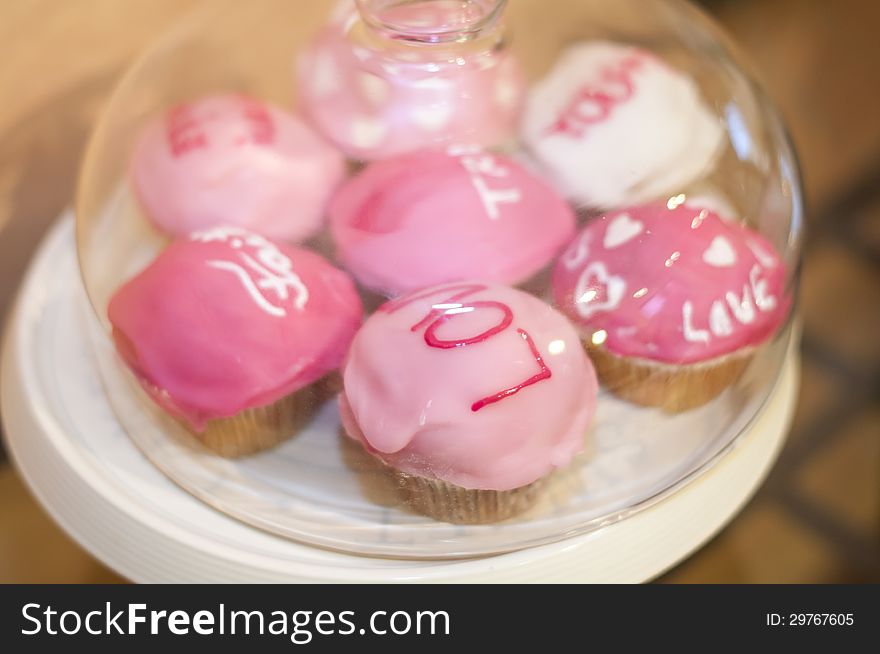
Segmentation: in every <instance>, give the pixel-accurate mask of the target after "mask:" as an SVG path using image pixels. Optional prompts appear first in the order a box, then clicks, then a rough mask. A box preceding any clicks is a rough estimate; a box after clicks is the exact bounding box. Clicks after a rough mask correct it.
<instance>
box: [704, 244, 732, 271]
mask: <svg viewBox="0 0 880 654" xmlns="http://www.w3.org/2000/svg"><path fill="white" fill-rule="evenodd" d="M703 261H705V262H706V263H708V264H709V265H710V266H715V267H716V268H729V267H730V266H732V265H733V264H735V263H736V252H735V251H734V249H733V246H732V245H731V244H730V241H728V240H727V239H726V238H724V237H723V236H716V237H715V238H714V239H712V243H711V244H710V245H709V248H708V249H707V250H706V251H705V252H703Z"/></svg>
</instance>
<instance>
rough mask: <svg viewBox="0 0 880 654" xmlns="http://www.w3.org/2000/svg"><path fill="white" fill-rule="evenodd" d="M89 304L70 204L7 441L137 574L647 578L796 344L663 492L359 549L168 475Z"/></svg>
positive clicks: (18, 321) (37, 485)
mask: <svg viewBox="0 0 880 654" xmlns="http://www.w3.org/2000/svg"><path fill="white" fill-rule="evenodd" d="M86 307H87V303H86V301H85V299H84V291H83V288H82V283H81V281H80V277H79V272H78V268H77V262H76V249H75V244H74V229H73V219H72V216H65V217H63V218H62V219H61V220H60V221H59V223H58V224H57V226H56V227H55V228H54V229H53V230H52V232H51V233H50V234H49V235H48V236H47V237H46V240H45V241H44V243H43V245H42V247H41V248H40V250H39V251H38V253H37V255H36V256H35V258H34V261H33V263H32V264H31V268H30V270H29V273H28V275H27V277H26V279H25V281H24V284H23V286H22V289H21V291H20V295H19V299H18V302H17V305H16V308H15V311H14V313H13V315H12V316H11V319H10V323H9V324H8V326H7V331H6V336H5V342H4V350H3V361H2V382H0V392H2V416H3V422H4V427H5V430H6V438H7V445H8V448H9V450H10V451H11V453H12V456H13V458H14V460H15V462H16V463H17V465H18V467H19V470H20V471H21V473H22V475H23V476H24V478H25V479H26V480H27V482H28V484H29V485H30V487H31V489H32V490H33V492H34V494H35V495H36V496H37V497H38V498H39V499H40V501H41V502H42V503H43V505H44V506H45V508H46V510H47V511H49V512H50V513H51V514H52V515H53V517H54V518H55V519H56V520H57V521H58V522H59V523H60V524H61V525H62V526H63V527H64V529H65V530H66V531H67V532H69V533H70V534H71V535H72V536H73V537H74V538H75V539H76V540H77V541H78V542H79V543H80V544H82V545H83V546H84V547H85V548H86V549H88V550H89V551H90V552H92V553H93V554H94V555H95V556H96V557H98V558H99V559H101V560H102V561H104V562H105V563H106V564H107V565H109V566H110V567H111V568H113V569H115V570H116V571H117V572H119V573H120V574H122V575H124V576H125V577H127V578H129V579H131V580H133V581H139V582H198V581H215V582H235V581H284V582H371V581H401V582H403V581H406V582H417V581H458V582H478V581H484V582H489V581H496V582H529V581H534V582H554V581H565V582H637V581H645V580H648V579H651V578H652V577H654V576H656V575H658V574H660V573H661V572H663V571H664V570H666V569H668V568H669V567H670V566H672V565H673V564H675V563H676V562H678V561H680V560H681V559H683V558H684V557H686V556H687V555H688V554H689V553H691V552H692V551H693V550H695V549H696V548H698V547H699V546H700V545H701V544H702V543H704V542H705V541H706V540H707V539H709V538H710V537H711V536H712V535H713V534H715V533H716V532H717V531H718V530H719V529H720V528H721V527H722V526H724V524H726V523H727V522H728V521H729V520H730V519H731V518H732V517H733V516H734V515H735V514H736V513H737V511H738V510H739V509H740V508H741V507H742V505H743V504H744V503H745V502H746V501H747V500H748V499H749V497H750V496H751V495H752V493H753V492H754V490H755V489H756V488H757V487H758V485H759V484H760V483H761V481H762V480H763V478H764V476H765V475H766V474H767V472H768V470H769V468H770V467H771V465H772V463H773V461H774V460H775V458H776V455H777V454H778V452H779V449H780V447H781V445H782V443H783V441H784V438H785V434H786V432H787V430H788V425H789V422H790V419H791V415H792V412H793V409H794V401H795V396H796V390H797V379H798V371H797V355H796V350H794V349H792V351H791V352H790V353H789V355H788V359H787V361H786V364H785V367H784V371H783V373H782V375H781V376H780V378H779V380H778V381H777V383H776V386H775V388H774V390H773V392H772V394H771V396H770V398H769V400H768V401H767V402H766V403H765V404H764V405H763V407H762V408H761V410H760V412H759V414H758V415H757V416H756V418H755V419H754V420H752V421H751V422H750V423H749V426H748V427H747V428H746V429H745V430H744V431H743V433H742V434H741V435H740V436H739V437H738V438H737V439H736V441H735V442H734V443H733V444H732V445H731V446H730V447H728V448H727V449H726V450H725V451H724V453H723V454H722V455H721V456H718V457H716V458H715V459H714V461H713V462H712V463H711V464H710V465H707V466H705V467H704V468H703V469H702V470H701V471H700V473H699V474H695V475H692V476H691V478H689V479H688V480H687V482H686V483H682V484H679V485H678V487H677V489H676V490H675V491H674V492H671V493H668V494H666V495H664V496H663V498H662V499H660V500H659V501H656V502H653V503H651V504H650V506H646V507H642V508H640V510H638V511H632V512H626V513H625V514H624V513H621V514H620V515H618V516H616V517H615V519H614V520H609V521H608V522H607V524H604V525H602V526H600V528H598V529H593V530H591V531H590V532H589V533H583V534H581V535H577V536H572V537H569V538H564V539H562V540H558V541H556V542H553V543H549V544H545V545H539V546H535V547H527V548H523V549H519V550H516V551H509V552H505V553H502V554H495V555H482V556H479V557H474V558H467V557H459V558H456V559H432V558H425V557H421V558H394V557H393V556H384V557H377V556H366V555H356V554H352V553H342V552H339V551H333V550H330V549H323V548H321V547H319V546H315V545H307V544H304V543H303V542H297V541H296V540H294V539H291V538H285V537H282V536H279V535H273V534H272V533H269V532H267V531H263V530H261V529H258V528H256V527H252V526H249V525H248V524H246V523H245V522H242V521H240V520H238V519H235V518H233V517H231V515H229V513H228V512H225V511H222V510H218V509H215V508H212V507H211V506H209V505H208V504H206V503H203V502H202V501H200V500H198V499H196V498H195V497H194V496H193V495H191V494H190V493H187V492H186V491H184V490H183V489H182V488H181V487H180V486H179V485H178V484H176V483H175V482H173V481H171V480H170V479H169V478H167V477H166V476H164V475H163V474H162V473H161V472H160V471H159V470H158V469H157V468H156V467H155V466H154V465H153V464H152V463H150V462H149V461H148V460H147V459H146V458H145V457H144V456H143V455H142V454H141V451H140V450H139V449H137V448H136V447H135V445H134V444H133V442H132V440H131V439H130V438H129V436H128V435H127V433H126V432H125V431H124V429H123V428H122V426H121V425H120V424H119V422H118V420H117V419H116V416H115V415H114V413H113V411H112V410H111V408H110V405H109V403H108V401H107V398H106V395H105V393H104V389H103V388H102V386H101V381H100V380H101V376H100V374H99V372H98V369H97V363H96V360H95V358H94V356H93V352H92V348H91V344H90V343H89V339H88V334H87V321H86V319H85V315H84V311H85V310H86ZM191 490H192V489H191ZM239 517H240V516H239ZM365 529H367V530H369V529H370V527H369V526H367V527H365Z"/></svg>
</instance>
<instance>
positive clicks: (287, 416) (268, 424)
mask: <svg viewBox="0 0 880 654" xmlns="http://www.w3.org/2000/svg"><path fill="white" fill-rule="evenodd" d="M319 390H320V389H319V388H315V387H314V385H311V386H308V387H306V388H304V389H301V390H299V391H297V392H295V393H293V394H291V395H288V396H287V397H283V398H281V399H280V400H278V401H276V402H273V403H272V404H267V405H266V406H262V407H255V408H253V409H247V410H245V411H242V412H241V413H239V414H237V415H234V416H231V417H229V418H218V419H215V420H211V421H209V422H208V425H207V427H206V428H205V430H204V431H203V432H202V433H200V434H195V436H196V438H198V439H199V441H201V442H202V444H203V445H204V446H205V447H207V448H208V449H210V450H211V451H213V452H214V453H216V454H219V455H220V456H223V457H226V458H237V457H241V456H247V455H248V454H255V453H257V452H261V451H263V450H266V449H269V448H271V447H275V446H276V445H278V444H279V443H281V442H283V441H285V440H287V439H288V438H290V437H291V436H293V435H294V434H296V433H297V432H298V431H299V430H300V428H302V426H303V425H304V424H305V423H306V422H308V420H309V419H310V418H311V417H312V416H313V415H314V413H315V411H316V410H317V408H318V407H319V406H320V398H319V396H318V395H319V393H318V391H319Z"/></svg>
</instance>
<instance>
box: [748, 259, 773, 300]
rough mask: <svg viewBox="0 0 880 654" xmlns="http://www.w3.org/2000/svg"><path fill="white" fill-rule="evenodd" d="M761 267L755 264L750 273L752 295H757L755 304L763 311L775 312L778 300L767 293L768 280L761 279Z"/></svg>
mask: <svg viewBox="0 0 880 654" xmlns="http://www.w3.org/2000/svg"><path fill="white" fill-rule="evenodd" d="M760 274H761V267H760V266H758V265H757V264H755V265H754V266H752V269H751V270H750V271H749V283H750V284H751V285H752V293H753V294H754V295H755V304H757V305H758V308H759V309H760V310H761V311H773V309H775V308H776V298H775V297H774V296H773V295H770V294H769V293H768V292H767V280H766V279H761V278H760V277H759V275H760Z"/></svg>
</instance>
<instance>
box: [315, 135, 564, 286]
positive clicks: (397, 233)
mask: <svg viewBox="0 0 880 654" xmlns="http://www.w3.org/2000/svg"><path fill="white" fill-rule="evenodd" d="M330 229H331V232H332V234H333V239H334V242H335V244H336V250H337V256H338V258H339V259H340V261H342V262H343V264H344V265H345V266H346V268H347V269H348V270H349V271H350V272H351V273H352V274H353V275H354V276H355V277H356V278H357V280H358V281H359V282H360V283H361V284H363V285H364V286H366V287H368V288H370V289H372V290H373V291H376V292H378V293H381V294H384V295H386V296H394V295H398V294H400V293H404V292H407V291H410V290H413V289H417V288H421V287H424V286H430V285H432V284H438V283H441V282H447V281H454V280H458V279H467V278H478V279H484V280H487V281H493V282H503V283H506V284H518V283H520V282H523V281H525V280H527V279H529V278H530V277H531V276H533V275H534V274H535V273H537V272H538V271H540V270H541V269H542V268H544V267H545V266H547V264H548V263H550V261H551V260H552V259H553V257H554V256H555V255H556V254H558V253H559V251H560V250H561V249H562V247H564V246H565V244H566V243H567V242H568V241H569V240H570V239H571V237H572V235H573V234H574V229H575V217H574V213H573V211H572V210H571V208H570V207H569V206H568V205H567V204H566V203H565V202H564V201H563V200H562V199H561V198H560V197H559V196H558V195H557V194H556V193H555V191H554V190H553V189H552V188H551V187H550V186H549V185H548V184H547V183H546V182H544V181H543V180H541V179H539V178H538V177H535V176H534V175H532V174H531V173H529V172H527V171H526V170H525V169H523V168H522V167H521V166H519V165H518V164H517V163H516V162H514V161H512V160H511V159H509V158H507V157H504V156H501V155H497V154H491V153H488V152H484V151H478V150H477V151H465V152H462V153H458V154H453V153H447V152H441V151H433V150H424V151H419V152H415V153H412V154H408V155H402V156H398V157H394V158H392V159H388V160H385V161H379V162H375V163H373V164H370V165H369V166H368V167H367V168H365V169H364V170H363V171H362V172H361V173H360V174H359V175H357V176H356V177H354V178H352V179H351V180H349V181H348V182H347V183H346V184H345V185H343V186H342V187H341V188H340V190H339V191H338V193H337V194H336V195H335V196H334V198H333V200H332V202H331V205H330Z"/></svg>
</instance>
